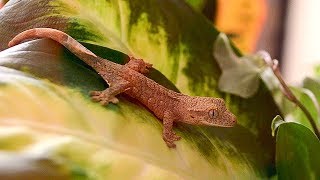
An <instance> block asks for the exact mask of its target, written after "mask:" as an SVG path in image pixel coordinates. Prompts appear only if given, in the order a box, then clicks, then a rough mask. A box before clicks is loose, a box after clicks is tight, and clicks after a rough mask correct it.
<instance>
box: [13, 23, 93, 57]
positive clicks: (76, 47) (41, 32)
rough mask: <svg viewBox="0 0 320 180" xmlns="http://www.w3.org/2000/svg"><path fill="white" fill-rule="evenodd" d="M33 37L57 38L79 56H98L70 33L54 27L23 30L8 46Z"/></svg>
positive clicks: (56, 39)
mask: <svg viewBox="0 0 320 180" xmlns="http://www.w3.org/2000/svg"><path fill="white" fill-rule="evenodd" d="M32 38H49V39H52V40H55V41H57V42H59V43H60V44H62V45H63V46H65V47H66V48H67V49H69V50H70V51H71V52H72V53H74V54H75V55H77V56H78V57H79V58H81V59H82V58H83V55H84V54H86V55H90V56H93V57H97V56H96V55H95V54H94V53H93V52H91V51H90V50H89V49H87V48H86V47H84V46H83V45H82V44H80V43H79V42H77V41H76V40H75V39H73V38H72V37H71V36H69V35H68V34H66V33H64V32H62V31H59V30H57V29H52V28H34V29H29V30H26V31H23V32H21V33H20V34H18V35H17V36H15V37H14V38H13V39H12V40H11V41H10V42H9V43H8V46H9V47H12V46H15V45H17V44H20V43H21V42H23V41H24V40H27V39H32Z"/></svg>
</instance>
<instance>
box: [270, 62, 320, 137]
mask: <svg viewBox="0 0 320 180" xmlns="http://www.w3.org/2000/svg"><path fill="white" fill-rule="evenodd" d="M264 60H265V62H266V63H267V65H268V66H269V67H270V68H271V69H272V71H273V73H274V75H275V76H276V77H277V79H278V80H279V82H280V84H281V86H282V88H281V91H282V93H283V94H284V95H285V96H286V97H287V98H288V100H290V101H291V102H293V103H294V104H296V105H297V106H298V107H299V108H300V109H301V110H302V112H303V113H304V114H305V115H306V117H307V119H308V120H309V122H310V124H311V126H312V128H313V130H314V133H315V134H316V136H317V137H318V139H320V131H319V129H318V126H317V124H316V122H315V120H314V119H313V118H312V116H311V114H310V112H309V111H308V110H307V108H306V107H305V106H304V105H303V104H302V103H301V102H300V101H299V100H298V99H297V98H296V96H295V95H294V94H293V93H292V91H291V90H290V88H289V87H288V86H287V84H286V83H285V81H284V80H283V78H282V75H281V73H280V70H279V66H278V64H279V63H278V60H276V59H273V60H271V58H270V57H269V58H268V57H267V58H264Z"/></svg>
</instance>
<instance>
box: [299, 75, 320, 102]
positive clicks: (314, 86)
mask: <svg viewBox="0 0 320 180" xmlns="http://www.w3.org/2000/svg"><path fill="white" fill-rule="evenodd" d="M303 87H304V88H306V89H309V90H310V91H311V92H312V93H313V94H314V95H315V97H316V99H317V101H318V103H319V104H320V90H319V89H320V80H317V79H314V78H309V77H307V78H305V79H304V80H303Z"/></svg>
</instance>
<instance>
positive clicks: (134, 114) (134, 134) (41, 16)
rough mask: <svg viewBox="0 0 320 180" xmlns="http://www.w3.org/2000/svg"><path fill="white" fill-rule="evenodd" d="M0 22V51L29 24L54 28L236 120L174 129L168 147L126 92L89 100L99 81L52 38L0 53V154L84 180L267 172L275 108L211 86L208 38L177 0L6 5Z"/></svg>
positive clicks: (213, 70)
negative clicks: (204, 99)
mask: <svg viewBox="0 0 320 180" xmlns="http://www.w3.org/2000/svg"><path fill="white" fill-rule="evenodd" d="M23 12H25V13H23ZM0 18H1V21H0V39H1V40H0V49H1V50H4V49H6V48H7V43H8V41H9V40H10V39H11V38H12V37H13V36H15V35H16V34H17V33H19V32H21V31H23V30H26V29H29V28H32V27H52V28H56V29H60V30H64V31H65V32H67V33H69V34H70V35H71V36H73V37H75V38H76V39H77V40H79V41H82V42H86V43H90V44H94V45H96V46H93V45H90V46H88V48H89V49H91V50H92V51H93V52H95V53H97V54H98V55H100V56H102V57H105V58H108V59H110V60H113V61H116V62H118V63H124V62H125V61H126V59H127V56H126V55H124V54H127V55H134V56H136V57H141V58H144V59H145V60H146V61H148V62H150V63H153V64H154V67H155V69H156V70H157V71H154V72H153V73H152V74H151V77H152V78H153V79H154V80H156V81H157V82H159V83H161V84H163V85H166V86H168V87H170V88H171V89H178V90H180V91H181V92H183V93H186V94H189V95H201V96H214V97H222V98H224V99H226V103H227V106H228V107H229V108H230V109H231V111H232V112H233V113H234V114H236V116H237V118H238V125H237V126H235V127H234V128H217V127H196V126H191V125H183V124H178V125H177V126H176V128H175V130H176V132H177V133H178V134H179V135H181V136H182V140H181V141H179V142H177V149H168V148H167V147H166V145H165V143H164V142H163V140H162V137H161V131H162V125H161V122H160V121H159V120H158V119H157V118H155V117H154V116H153V115H152V113H150V112H149V111H148V110H147V109H145V107H143V106H141V105H140V104H139V103H137V102H135V101H133V100H131V99H128V98H127V97H121V98H120V103H119V104H118V105H109V106H107V107H101V106H100V105H99V104H96V103H92V102H91V101H90V99H89V98H88V95H87V94H88V91H90V90H102V89H104V88H105V87H106V86H107V85H106V84H105V83H104V82H103V81H102V80H101V78H100V77H98V75H97V74H96V73H95V72H93V71H92V70H91V69H90V68H89V67H87V66H85V65H84V64H83V63H82V62H81V61H80V60H79V59H78V58H75V57H74V56H73V55H71V54H70V53H68V52H66V51H65V50H64V49H63V48H62V47H61V46H59V45H58V44H57V43H55V42H52V41H49V40H36V41H32V42H28V43H25V44H21V45H19V46H16V47H13V48H10V49H6V50H5V51H2V52H0V65H1V66H2V67H3V68H4V70H3V71H1V79H0V81H1V86H0V102H1V103H2V107H3V108H1V110H2V112H1V113H0V126H1V128H3V129H7V131H6V132H8V133H9V132H11V131H15V133H16V134H17V135H15V134H14V133H13V134H14V135H13V136H12V137H11V138H13V139H15V138H18V140H17V141H13V140H12V139H11V140H10V141H9V140H7V139H6V137H9V136H8V134H7V133H3V134H1V135H0V139H4V141H3V142H6V145H4V146H3V147H1V150H4V151H9V152H14V153H16V154H17V155H21V157H26V159H27V160H29V159H30V158H29V157H30V155H33V156H32V157H31V161H33V162H35V163H36V162H38V159H42V157H45V158H46V159H48V161H49V164H50V163H52V164H55V165H56V166H57V168H55V169H54V170H52V171H55V172H57V174H61V176H68V177H73V178H83V179H88V178H92V179H96V178H97V179H106V178H109V179H121V178H126V177H124V176H125V175H126V174H127V173H128V176H130V177H138V179H150V178H151V179H152V178H154V179H157V178H160V179H171V178H176V179H209V178H212V177H214V178H217V179H219V178H235V177H236V178H240V179H250V178H251V179H252V178H266V177H269V176H271V175H274V173H275V172H274V163H273V162H274V161H273V158H274V153H275V152H274V147H275V144H274V141H273V139H272V137H271V129H270V124H271V120H272V118H273V117H274V116H275V115H276V114H279V111H278V108H277V107H276V105H275V103H274V101H273V99H272V96H271V94H270V92H269V91H268V90H267V88H266V87H265V85H264V84H263V83H261V85H260V86H259V88H258V90H257V93H256V94H255V95H254V96H253V97H252V98H249V99H242V98H240V97H236V96H233V95H230V94H224V93H221V92H220V91H219V90H218V88H217V85H218V83H217V79H218V78H219V77H220V73H221V72H220V68H219V67H218V65H217V63H216V60H215V58H214V56H213V54H212V49H213V48H214V47H213V44H214V41H215V39H216V38H217V35H218V31H217V30H216V29H214V28H213V27H212V25H211V24H210V23H209V22H208V21H207V20H206V19H204V17H203V16H202V15H200V14H197V13H196V12H194V11H193V10H192V9H191V8H190V7H189V6H188V5H187V4H186V3H184V2H183V1H170V0H152V1H145V2H143V3H141V1H138V0H130V1H123V0H115V1H106V0H93V1H90V2H89V1H84V0H50V1H49V0H33V1H29V0H20V1H18V0H11V1H10V2H9V3H8V4H7V5H6V6H5V7H4V8H3V9H1V10H0ZM21 22H23V23H21ZM104 47H107V48H110V49H113V50H116V51H113V50H110V49H107V48H104ZM103 51H104V52H103ZM120 52H121V53H120ZM122 53H124V54H122ZM13 69H16V70H19V71H16V70H13ZM22 72H24V73H22ZM159 72H161V73H162V74H161V73H159ZM163 75H164V76H163ZM43 79H44V80H43ZM170 82H172V83H173V84H171V83H170ZM16 128H18V129H17V130H15V129H16ZM21 134H24V137H26V139H23V138H22V139H21V137H22V135H21ZM20 139H21V140H20ZM15 140H16V139H15ZM8 142H21V143H20V144H19V143H18V145H15V144H10V143H8ZM70 147H73V148H70ZM34 154H35V155H34ZM14 157H15V156H14ZM18 157H19V156H18ZM8 158H13V157H12V156H8ZM11 160H14V159H11ZM23 160H24V159H21V161H23ZM24 163H25V161H24ZM22 164H23V163H22ZM0 167H3V166H0ZM135 168H136V169H135ZM128 169H132V172H127V171H128ZM124 171H125V172H126V173H123V172H124Z"/></svg>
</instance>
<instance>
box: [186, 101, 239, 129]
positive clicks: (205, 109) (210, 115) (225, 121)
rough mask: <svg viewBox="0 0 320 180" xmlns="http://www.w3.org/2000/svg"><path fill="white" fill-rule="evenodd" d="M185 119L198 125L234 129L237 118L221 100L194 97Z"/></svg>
mask: <svg viewBox="0 0 320 180" xmlns="http://www.w3.org/2000/svg"><path fill="white" fill-rule="evenodd" d="M187 110H188V113H186V114H185V115H184V117H185V118H186V119H187V121H189V122H193V123H195V124H198V125H206V126H220V127H233V126H234V125H235V124H236V123H237V118H236V116H235V115H233V114H232V113H231V112H230V111H229V110H228V109H227V107H226V105H225V102H224V100H223V99H221V98H212V97H192V100H191V102H190V105H189V107H188V109H187Z"/></svg>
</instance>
